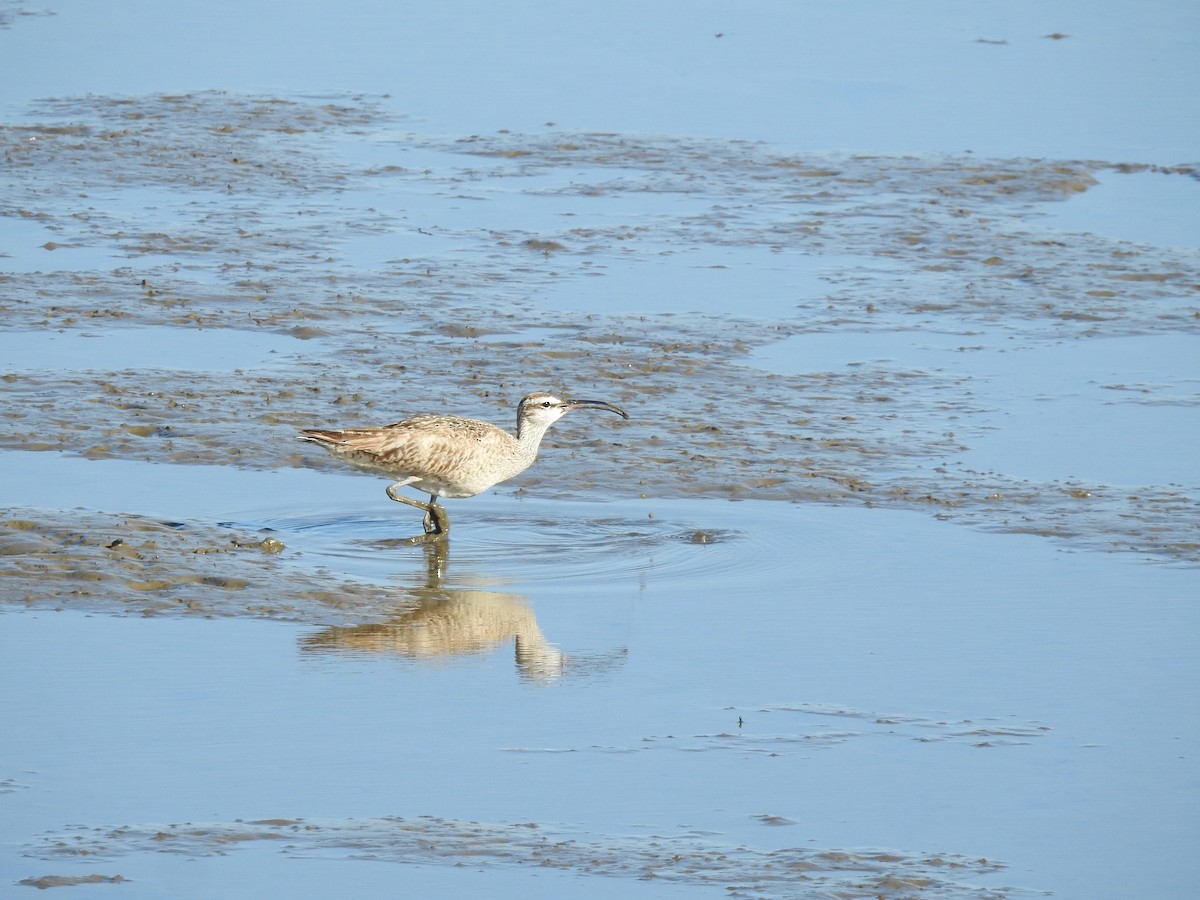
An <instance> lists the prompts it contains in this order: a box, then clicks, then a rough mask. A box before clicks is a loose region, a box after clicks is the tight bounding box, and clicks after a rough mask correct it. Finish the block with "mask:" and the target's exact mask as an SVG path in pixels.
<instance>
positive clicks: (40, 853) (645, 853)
mask: <svg viewBox="0 0 1200 900" xmlns="http://www.w3.org/2000/svg"><path fill="white" fill-rule="evenodd" d="M260 842H263V843H268V844H270V845H271V846H272V848H273V849H275V850H276V851H277V852H280V853H282V854H284V855H285V856H288V857H293V858H302V859H312V858H323V857H324V858H328V857H332V858H340V859H355V860H374V861H383V862H393V863H408V864H427V865H428V864H433V865H447V866H461V865H469V866H474V867H485V868H490V867H494V866H505V867H508V866H520V867H537V868H540V869H544V870H556V871H561V872H569V873H573V874H576V875H581V876H599V877H607V878H613V879H640V880H655V881H661V882H664V883H668V884H679V885H691V886H694V887H705V886H708V887H718V888H721V889H723V891H724V896H729V897H763V898H773V897H781V898H782V897H795V896H796V895H797V894H796V892H797V890H803V891H804V896H806V897H816V898H843V897H849V896H872V897H873V896H885V895H886V896H916V895H918V894H919V895H920V896H922V897H979V898H989V897H991V898H1000V897H1005V896H1008V895H1009V892H1008V891H1007V890H1005V889H1003V888H983V887H980V886H978V885H977V884H973V883H972V881H973V879H974V878H976V877H978V876H979V875H985V874H987V875H993V874H995V873H997V872H1001V871H1002V870H1003V866H1002V865H1000V864H998V863H996V862H993V861H991V860H987V859H969V858H964V857H961V856H956V855H953V854H923V855H915V856H909V855H905V854H901V853H885V852H879V851H848V850H820V849H810V848H802V847H794V848H787V849H782V850H761V849H757V848H754V847H747V846H744V845H743V846H733V845H721V844H718V843H714V842H713V841H712V840H711V837H707V836H705V835H703V834H687V833H684V834H665V835H661V834H652V835H645V836H642V837H639V838H637V839H629V838H613V837H607V836H603V835H596V834H587V833H569V832H568V833H563V832H559V831H556V830H554V829H553V828H550V827H547V826H543V825H539V824H536V823H517V824H502V823H487V822H463V821H455V820H452V819H444V818H440V817H435V816H419V817H415V818H400V817H387V818H381V819H376V820H350V821H319V820H306V819H292V818H278V819H264V820H259V821H246V822H242V821H239V822H228V823H220V822H217V823H196V824H190V823H189V824H170V825H166V824H164V825H162V826H117V827H100V828H92V827H73V828H70V829H68V830H66V831H64V832H62V833H59V834H50V835H45V836H43V837H42V838H41V839H40V840H39V841H38V842H37V843H36V844H34V845H32V846H30V847H29V848H28V853H29V855H31V856H34V857H36V858H41V859H49V860H53V859H72V860H77V859H80V858H86V859H103V860H111V859H115V858H119V857H121V856H124V855H126V854H129V853H146V852H152V853H155V852H156V853H172V854H182V855H185V856H188V857H193V858H197V857H206V856H220V855H225V854H228V853H231V852H235V851H236V850H237V849H238V848H245V847H247V846H252V845H255V844H257V843H260Z"/></svg>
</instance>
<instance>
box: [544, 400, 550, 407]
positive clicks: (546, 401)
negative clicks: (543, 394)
mask: <svg viewBox="0 0 1200 900" xmlns="http://www.w3.org/2000/svg"><path fill="white" fill-rule="evenodd" d="M549 408H550V401H549V400H543V401H542V409H549Z"/></svg>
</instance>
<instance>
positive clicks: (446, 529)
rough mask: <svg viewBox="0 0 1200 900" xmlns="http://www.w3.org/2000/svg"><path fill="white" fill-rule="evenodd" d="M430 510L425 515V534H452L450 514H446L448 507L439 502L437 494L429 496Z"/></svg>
mask: <svg viewBox="0 0 1200 900" xmlns="http://www.w3.org/2000/svg"><path fill="white" fill-rule="evenodd" d="M427 509H428V510H429V511H428V512H427V513H425V533H426V534H442V535H446V534H449V533H450V514H449V513H448V512H446V507H444V506H442V504H440V503H438V502H437V494H430V495H429V506H428V507H427Z"/></svg>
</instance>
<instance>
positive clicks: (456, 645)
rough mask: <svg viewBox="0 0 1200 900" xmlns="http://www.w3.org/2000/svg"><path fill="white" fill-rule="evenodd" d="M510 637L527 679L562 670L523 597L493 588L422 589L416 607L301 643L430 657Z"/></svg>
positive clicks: (480, 648)
mask: <svg viewBox="0 0 1200 900" xmlns="http://www.w3.org/2000/svg"><path fill="white" fill-rule="evenodd" d="M510 640H511V641H515V643H516V661H517V669H518V671H520V673H521V675H522V676H524V677H525V678H528V679H530V680H532V681H551V680H553V679H555V678H557V677H559V676H560V675H562V674H563V668H564V665H565V657H564V656H563V654H562V651H561V650H559V649H558V648H557V647H555V646H554V645H553V644H551V643H550V642H548V641H547V640H546V638H545V636H544V635H543V634H542V631H541V629H540V628H538V624H537V619H536V618H535V617H534V615H533V610H532V609H530V608H529V604H528V603H526V602H525V598H524V597H522V596H521V595H520V594H502V593H499V592H497V591H476V590H452V589H442V590H437V589H424V590H422V591H420V592H419V594H418V596H417V605H416V607H415V608H413V609H412V610H410V611H408V612H406V613H404V614H403V615H400V616H396V617H394V618H392V619H391V620H390V621H389V622H385V623H382V624H376V625H354V626H349V627H333V628H326V629H324V630H322V631H319V632H317V633H316V634H311V635H309V636H307V637H305V638H304V640H303V647H304V649H306V650H309V651H330V650H333V651H341V652H349V653H371V654H374V653H382V654H387V653H397V654H399V655H401V656H407V657H409V658H410V659H418V660H433V659H437V658H439V657H446V656H461V655H464V654H471V653H486V652H488V651H489V650H491V649H492V648H493V647H495V646H497V645H499V644H502V643H504V642H505V641H510Z"/></svg>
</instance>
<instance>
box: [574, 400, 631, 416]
mask: <svg viewBox="0 0 1200 900" xmlns="http://www.w3.org/2000/svg"><path fill="white" fill-rule="evenodd" d="M585 407H590V408H591V409H607V410H608V411H609V412H615V413H616V414H617V415H618V416H620V417H621V418H622V419H628V418H629V413H627V412H625V410H623V409H621V407H619V406H613V405H612V404H611V403H607V402H605V401H604V400H564V401H563V412H570V411H571V410H573V409H582V408H585Z"/></svg>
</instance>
